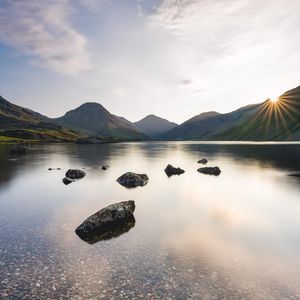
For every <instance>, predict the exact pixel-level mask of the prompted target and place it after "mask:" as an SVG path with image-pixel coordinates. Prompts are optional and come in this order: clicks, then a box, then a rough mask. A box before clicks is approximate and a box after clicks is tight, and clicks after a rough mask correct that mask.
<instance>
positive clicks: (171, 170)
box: [165, 164, 185, 177]
mask: <svg viewBox="0 0 300 300" xmlns="http://www.w3.org/2000/svg"><path fill="white" fill-rule="evenodd" d="M165 172H166V174H167V175H168V177H170V176H172V175H180V174H183V173H184V172H185V171H184V170H182V169H180V168H175V167H173V166H172V165H170V164H169V165H167V167H166V168H165Z"/></svg>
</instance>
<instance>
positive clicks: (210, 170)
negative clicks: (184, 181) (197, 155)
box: [198, 167, 221, 176]
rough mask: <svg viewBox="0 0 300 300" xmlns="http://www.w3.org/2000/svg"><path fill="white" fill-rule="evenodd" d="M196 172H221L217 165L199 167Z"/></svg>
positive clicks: (218, 173)
mask: <svg viewBox="0 0 300 300" xmlns="http://www.w3.org/2000/svg"><path fill="white" fill-rule="evenodd" d="M198 172H199V173H202V174H208V175H216V176H218V175H220V174H221V170H220V168H219V167H206V168H200V169H198Z"/></svg>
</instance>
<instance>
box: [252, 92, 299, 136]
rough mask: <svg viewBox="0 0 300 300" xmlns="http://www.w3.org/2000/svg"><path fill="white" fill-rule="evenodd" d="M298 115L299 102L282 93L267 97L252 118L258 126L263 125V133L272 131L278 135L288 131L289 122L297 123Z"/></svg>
mask: <svg viewBox="0 0 300 300" xmlns="http://www.w3.org/2000/svg"><path fill="white" fill-rule="evenodd" d="M299 116H300V106H299V103H297V101H296V100H295V99H294V97H293V96H288V95H286V96H285V95H283V96H281V97H274V98H272V99H271V98H269V99H267V100H266V101H265V102H264V103H263V104H262V106H261V107H260V109H259V111H258V112H257V115H256V116H255V117H254V118H253V122H255V123H256V122H258V125H259V126H260V127H264V128H262V129H263V130H264V131H265V133H271V132H272V133H274V134H275V135H276V136H280V135H281V134H284V133H289V132H290V130H291V128H290V124H291V123H297V122H298V121H297V120H299Z"/></svg>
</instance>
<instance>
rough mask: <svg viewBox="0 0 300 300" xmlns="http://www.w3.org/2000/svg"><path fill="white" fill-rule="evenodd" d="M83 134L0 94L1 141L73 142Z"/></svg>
mask: <svg viewBox="0 0 300 300" xmlns="http://www.w3.org/2000/svg"><path fill="white" fill-rule="evenodd" d="M81 137H82V135H81V134H80V133H78V132H75V131H73V130H70V129H67V128H64V127H62V126H59V125H56V124H53V123H51V121H50V120H49V119H48V118H47V117H45V116H43V115H41V114H39V113H37V112H34V111H32V110H30V109H27V108H25V107H21V106H18V105H15V104H12V103H11V102H9V101H7V100H6V99H4V98H3V97H1V96H0V141H4V142H9V141H20V142H21V141H29V140H30V141H46V142H73V141H76V140H77V139H78V138H81Z"/></svg>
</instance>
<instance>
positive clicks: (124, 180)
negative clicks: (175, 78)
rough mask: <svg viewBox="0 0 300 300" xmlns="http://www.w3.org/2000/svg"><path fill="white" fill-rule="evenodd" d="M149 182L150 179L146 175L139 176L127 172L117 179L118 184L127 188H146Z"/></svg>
mask: <svg viewBox="0 0 300 300" xmlns="http://www.w3.org/2000/svg"><path fill="white" fill-rule="evenodd" d="M148 181H149V178H148V176H147V175H146V174H137V173H132V172H127V173H125V174H123V175H122V176H120V177H119V178H118V179H117V182H119V183H120V184H121V185H123V186H125V187H127V188H133V187H137V186H144V185H145V184H147V183H148Z"/></svg>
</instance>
